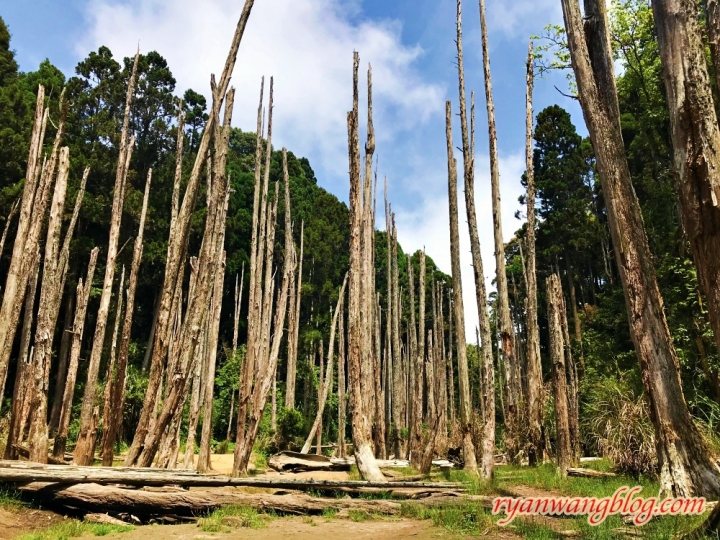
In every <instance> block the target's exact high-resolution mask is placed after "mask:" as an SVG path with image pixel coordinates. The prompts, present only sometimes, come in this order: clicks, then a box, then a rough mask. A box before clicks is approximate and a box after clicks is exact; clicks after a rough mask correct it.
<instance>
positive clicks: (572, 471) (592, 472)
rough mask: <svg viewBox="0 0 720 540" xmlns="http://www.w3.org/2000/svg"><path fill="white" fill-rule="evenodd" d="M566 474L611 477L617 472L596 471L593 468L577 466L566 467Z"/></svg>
mask: <svg viewBox="0 0 720 540" xmlns="http://www.w3.org/2000/svg"><path fill="white" fill-rule="evenodd" d="M567 474H568V476H581V477H584V478H613V477H615V476H617V474H615V473H612V472H603V471H596V470H594V469H582V468H579V467H568V469H567Z"/></svg>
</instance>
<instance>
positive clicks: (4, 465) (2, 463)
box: [0, 460, 199, 476]
mask: <svg viewBox="0 0 720 540" xmlns="http://www.w3.org/2000/svg"><path fill="white" fill-rule="evenodd" d="M0 469H44V470H50V471H66V472H67V471H80V472H82V471H90V472H91V473H92V472H94V471H98V470H103V467H90V466H81V465H59V464H57V463H51V464H48V465H46V464H44V463H36V462H34V461H12V460H0ZM105 469H109V470H112V471H113V472H123V473H124V472H132V473H144V472H151V473H158V474H163V473H165V474H171V475H190V476H198V474H199V473H198V472H197V471H196V470H193V469H157V468H155V467H105ZM1 475H2V472H0V476H1Z"/></svg>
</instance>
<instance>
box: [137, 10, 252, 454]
mask: <svg viewBox="0 0 720 540" xmlns="http://www.w3.org/2000/svg"><path fill="white" fill-rule="evenodd" d="M253 4H254V0H245V4H244V6H243V9H242V12H241V14H240V19H239V20H238V24H237V26H236V29H235V35H234V36H233V40H232V44H231V45H230V50H229V52H228V56H227V59H226V61H225V66H224V68H223V72H222V75H221V76H220V80H219V82H218V84H217V87H216V88H215V89H214V91H213V94H214V95H215V96H218V99H215V98H214V99H213V114H210V115H209V117H208V122H207V124H206V126H205V130H204V131H203V135H202V138H201V139H200V144H199V145H198V151H197V157H196V159H195V163H194V165H193V169H192V172H191V173H190V178H189V179H188V182H187V186H186V188H185V195H184V196H183V200H182V204H181V205H180V209H179V211H178V213H177V219H176V220H175V222H174V227H173V229H172V233H171V236H170V239H169V241H168V256H167V259H166V265H165V276H164V278H163V286H162V290H161V293H160V300H159V302H160V304H159V311H158V321H157V325H156V329H155V336H154V341H153V345H152V355H151V358H150V373H149V377H148V388H147V390H146V392H145V399H144V402H143V409H142V412H141V414H140V419H139V421H138V425H137V428H136V430H135V436H134V438H133V442H132V446H131V447H130V449H129V450H128V454H127V457H126V458H125V465H127V466H131V465H134V464H135V463H136V462H137V459H138V457H139V455H140V453H141V452H142V450H143V448H144V446H145V438H146V437H147V435H148V428H149V427H150V422H151V420H152V419H153V418H154V417H155V414H156V411H157V400H158V390H159V389H160V384H161V382H162V374H163V367H164V364H165V361H166V359H167V356H168V348H169V345H170V333H171V323H172V318H171V315H172V313H173V310H172V304H173V299H174V298H175V297H176V294H175V292H176V288H177V283H178V279H179V277H180V274H181V268H182V267H183V264H184V261H185V257H186V251H187V247H186V246H187V239H188V235H189V232H190V226H191V218H192V214H193V212H194V210H195V202H196V197H197V191H198V187H199V182H200V177H201V173H202V170H203V165H204V164H205V159H206V156H207V153H208V149H209V148H210V141H211V139H212V136H213V135H214V131H215V130H214V126H213V122H215V121H217V119H218V118H219V111H220V108H221V107H222V96H225V94H226V93H227V89H228V86H229V84H230V77H231V75H232V72H233V68H234V67H235V61H236V59H237V53H238V49H239V47H240V42H241V40H242V37H243V34H244V32H245V27H246V26H247V21H248V19H249V18H250V12H251V11H252V7H253Z"/></svg>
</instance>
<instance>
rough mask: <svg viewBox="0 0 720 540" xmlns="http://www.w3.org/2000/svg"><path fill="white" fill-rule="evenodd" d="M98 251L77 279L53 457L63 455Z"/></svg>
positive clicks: (93, 251)
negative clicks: (67, 358)
mask: <svg viewBox="0 0 720 540" xmlns="http://www.w3.org/2000/svg"><path fill="white" fill-rule="evenodd" d="M98 251H99V248H93V250H92V251H91V252H90V263H89V264H88V270H87V277H86V278H85V284H84V285H83V281H82V279H80V280H78V285H77V292H76V299H77V300H76V301H75V320H74V321H73V327H72V343H71V345H70V360H69V362H68V373H67V380H66V381H65V392H64V393H63V401H62V406H61V407H60V422H59V424H58V432H57V434H56V435H55V443H54V445H53V457H55V458H56V459H62V458H63V456H64V455H65V445H66V444H67V435H68V428H69V427H70V415H71V413H72V402H73V396H74V395H75V381H76V380H77V372H78V366H79V363H80V347H81V346H82V338H83V330H84V329H85V314H86V312H87V306H88V300H89V299H90V290H91V289H92V282H93V277H94V275H95V266H96V264H97V257H98Z"/></svg>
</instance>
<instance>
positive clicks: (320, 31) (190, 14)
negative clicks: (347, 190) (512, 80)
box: [77, 0, 444, 198]
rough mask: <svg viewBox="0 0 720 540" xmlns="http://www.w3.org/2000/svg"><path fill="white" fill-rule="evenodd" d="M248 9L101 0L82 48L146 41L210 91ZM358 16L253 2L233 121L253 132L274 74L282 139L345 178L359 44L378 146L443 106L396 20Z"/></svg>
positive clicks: (310, 2)
mask: <svg viewBox="0 0 720 540" xmlns="http://www.w3.org/2000/svg"><path fill="white" fill-rule="evenodd" d="M241 7H242V2H227V1H225V0H204V1H203V2H202V3H198V2H197V1H196V0H130V1H125V2H122V3H121V2H118V1H117V0H94V1H91V2H90V3H89V5H88V7H87V15H86V17H87V20H88V28H89V30H88V33H87V35H86V36H84V37H83V38H82V40H81V41H80V42H79V43H78V45H77V51H78V53H79V54H82V55H84V54H87V51H88V50H90V49H95V48H97V47H98V46H99V45H101V44H103V45H107V46H108V47H109V48H110V50H111V51H113V53H114V54H115V55H116V56H118V57H120V56H121V55H126V56H127V55H130V54H132V52H134V50H135V47H136V45H137V43H138V40H139V42H140V47H141V50H142V51H150V50H157V51H158V52H160V54H162V55H164V56H165V57H166V58H167V60H168V63H169V65H170V67H171V69H172V71H173V74H174V75H175V77H176V79H177V81H178V91H179V92H181V91H184V90H185V89H186V88H190V87H191V88H193V89H194V90H196V91H199V92H202V93H204V94H205V95H209V77H210V73H211V72H214V73H216V75H219V73H220V71H221V69H222V66H223V64H224V62H225V58H226V56H227V49H228V46H229V44H230V40H231V38H232V35H233V33H234V29H235V25H236V23H237V18H238V16H239V14H240V10H241ZM357 13H358V6H357V3H353V2H350V3H348V2H341V1H340V0H263V1H262V2H256V3H255V6H254V8H253V11H252V13H251V16H250V20H249V23H248V26H247V29H246V32H245V36H244V37H243V41H242V44H241V46H240V52H239V55H238V60H237V65H236V68H235V73H234V76H233V79H232V82H231V84H233V85H234V86H235V87H236V90H237V94H236V100H235V113H234V118H235V120H234V122H233V123H234V124H235V125H237V126H241V127H244V128H245V129H254V126H255V114H256V111H257V100H258V94H259V85H260V77H261V76H262V75H265V76H270V75H274V76H275V109H274V120H273V123H274V129H273V132H274V137H273V142H274V143H275V146H276V147H280V146H287V147H288V148H291V149H292V150H293V151H294V152H295V153H296V154H298V155H302V156H307V157H308V158H310V160H311V162H312V163H314V166H315V168H316V169H321V170H323V171H324V172H325V173H326V174H327V173H330V174H331V175H332V176H336V177H338V178H341V179H342V180H343V181H345V182H346V181H347V180H346V178H347V176H346V174H347V173H346V172H347V157H346V155H347V128H346V113H347V111H348V110H349V109H350V108H351V106H352V53H353V50H358V51H359V52H360V54H361V58H360V60H361V83H360V84H361V85H363V84H364V81H365V75H364V74H365V70H366V68H367V63H368V62H372V64H373V83H374V84H373V91H374V98H375V99H374V108H375V115H374V116H375V118H376V131H377V136H378V144H381V143H382V142H385V141H389V140H392V139H393V138H394V137H395V136H396V135H397V134H398V133H399V132H401V131H403V130H409V129H412V128H415V127H417V126H419V125H420V124H422V123H423V122H425V121H426V120H427V119H428V118H429V117H431V116H432V115H434V114H436V113H440V112H441V110H442V105H443V96H444V88H443V86H442V85H437V84H432V83H429V82H427V81H425V80H424V79H423V78H422V77H421V75H420V74H418V72H417V71H416V70H415V69H414V65H413V64H414V62H415V60H416V59H417V58H418V57H419V56H420V55H421V54H422V50H421V49H420V48H419V47H417V46H415V47H410V46H407V45H404V44H403V43H402V42H401V39H400V31H401V26H400V24H399V23H397V22H393V21H362V22H359V23H353V22H351V18H352V17H353V16H355V15H356V14H357ZM267 82H268V81H267V78H266V89H267ZM364 94H365V92H363V91H362V89H361V96H364ZM266 97H267V93H266ZM361 99H364V98H363V97H361ZM362 114H363V113H362V108H361V115H362ZM363 124H364V122H363ZM322 181H323V183H324V184H325V185H326V186H327V185H328V184H332V179H329V178H327V177H326V178H323V179H322ZM334 191H338V190H334ZM343 191H344V189H343ZM343 198H345V197H343Z"/></svg>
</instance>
